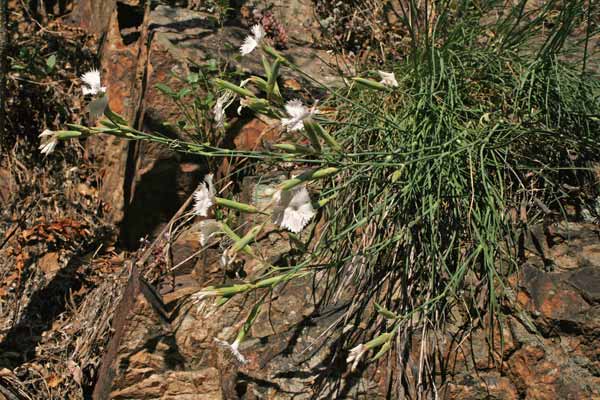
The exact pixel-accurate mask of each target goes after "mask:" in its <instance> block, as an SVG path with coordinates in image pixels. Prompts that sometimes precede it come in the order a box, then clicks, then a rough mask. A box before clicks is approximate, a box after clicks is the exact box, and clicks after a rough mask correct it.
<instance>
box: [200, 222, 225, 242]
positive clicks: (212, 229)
mask: <svg viewBox="0 0 600 400" xmlns="http://www.w3.org/2000/svg"><path fill="white" fill-rule="evenodd" d="M222 232H223V231H222V229H221V224H220V223H218V222H217V220H215V219H205V220H202V221H200V244H201V245H202V246H206V245H207V244H208V243H209V240H210V239H212V238H213V237H214V236H216V235H218V234H219V233H222Z"/></svg>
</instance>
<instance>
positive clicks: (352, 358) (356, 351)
mask: <svg viewBox="0 0 600 400" xmlns="http://www.w3.org/2000/svg"><path fill="white" fill-rule="evenodd" d="M367 350H368V349H367V348H366V347H365V346H364V345H363V344H362V343H361V344H359V345H358V346H356V347H355V348H353V349H351V350H350V354H348V358H346V363H348V364H350V363H352V367H351V369H350V370H351V371H354V370H356V367H357V366H358V363H359V362H360V359H361V358H362V357H363V356H364V355H365V353H366V352H367Z"/></svg>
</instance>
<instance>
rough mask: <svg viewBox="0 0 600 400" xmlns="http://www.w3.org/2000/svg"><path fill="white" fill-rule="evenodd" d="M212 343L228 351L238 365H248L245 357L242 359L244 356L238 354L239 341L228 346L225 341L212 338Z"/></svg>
mask: <svg viewBox="0 0 600 400" xmlns="http://www.w3.org/2000/svg"><path fill="white" fill-rule="evenodd" d="M214 341H215V342H217V344H218V345H219V346H221V347H223V348H225V349H227V350H229V352H230V353H231V354H232V355H233V356H234V357H235V359H236V360H237V361H238V362H239V363H240V364H242V365H244V364H248V360H246V357H244V355H243V354H242V353H240V351H239V347H240V342H239V341H237V340H236V341H234V342H233V343H232V344H229V343H227V342H226V341H224V340H221V339H217V338H214Z"/></svg>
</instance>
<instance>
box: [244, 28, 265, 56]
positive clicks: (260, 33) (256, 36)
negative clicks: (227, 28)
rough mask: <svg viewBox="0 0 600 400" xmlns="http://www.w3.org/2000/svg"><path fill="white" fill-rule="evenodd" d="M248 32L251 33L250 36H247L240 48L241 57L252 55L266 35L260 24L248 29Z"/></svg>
mask: <svg viewBox="0 0 600 400" xmlns="http://www.w3.org/2000/svg"><path fill="white" fill-rule="evenodd" d="M250 32H252V35H250V36H247V37H246V39H244V43H242V46H241V47H240V53H242V55H243V56H245V55H247V54H250V53H252V52H253V51H254V49H255V48H257V47H258V45H259V44H260V42H261V41H262V40H263V39H264V38H265V35H266V33H265V30H264V29H263V27H262V25H260V24H256V25H254V26H253V27H252V28H250Z"/></svg>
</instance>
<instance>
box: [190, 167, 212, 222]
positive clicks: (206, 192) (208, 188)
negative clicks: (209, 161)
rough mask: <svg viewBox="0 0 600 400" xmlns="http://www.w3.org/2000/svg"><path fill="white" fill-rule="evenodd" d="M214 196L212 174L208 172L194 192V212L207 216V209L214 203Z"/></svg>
mask: <svg viewBox="0 0 600 400" xmlns="http://www.w3.org/2000/svg"><path fill="white" fill-rule="evenodd" d="M214 198H215V188H214V186H213V174H208V175H206V176H205V177H204V182H203V183H202V185H201V187H200V188H198V189H197V190H196V191H195V192H194V201H195V203H194V214H196V215H199V216H201V217H207V216H208V209H209V208H210V207H211V206H212V205H213V204H215V202H214Z"/></svg>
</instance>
